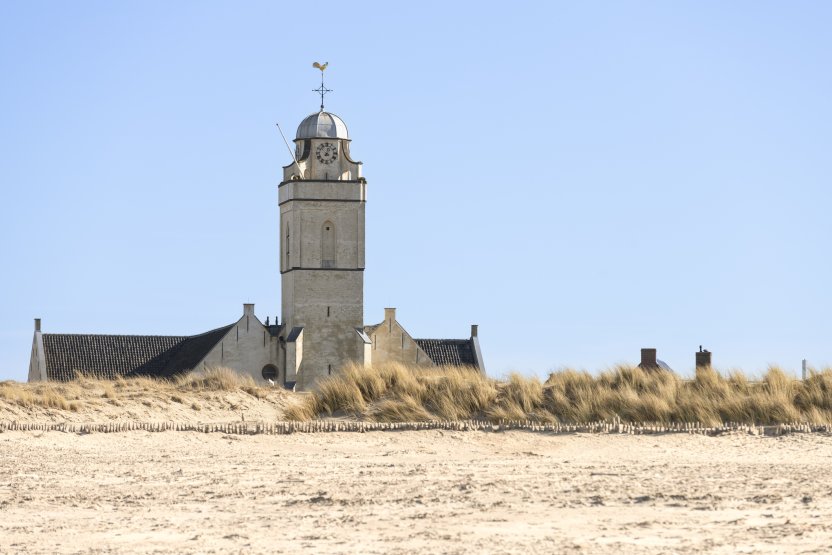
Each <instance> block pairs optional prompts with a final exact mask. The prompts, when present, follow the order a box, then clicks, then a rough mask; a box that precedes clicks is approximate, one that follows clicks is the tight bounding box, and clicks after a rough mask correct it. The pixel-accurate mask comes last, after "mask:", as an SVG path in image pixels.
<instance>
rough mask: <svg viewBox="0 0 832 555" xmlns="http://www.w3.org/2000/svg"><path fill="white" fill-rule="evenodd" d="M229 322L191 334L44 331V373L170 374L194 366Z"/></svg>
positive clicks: (52, 376)
mask: <svg viewBox="0 0 832 555" xmlns="http://www.w3.org/2000/svg"><path fill="white" fill-rule="evenodd" d="M232 326H233V324H232V325H229V326H225V327H223V328H218V329H216V330H212V331H209V332H207V333H203V334H201V335H194V336H191V337H188V336H170V335H92V334H63V333H44V334H43V350H44V357H45V359H46V376H47V379H49V380H55V381H67V380H71V379H73V378H74V377H75V372H76V371H78V372H82V373H84V374H89V375H92V376H95V377H99V378H105V379H113V378H116V377H118V376H126V375H128V374H139V375H145V376H148V375H150V376H173V375H174V374H177V373H180V372H183V371H185V370H190V369H191V368H193V367H194V366H196V364H197V363H199V361H200V360H202V359H203V358H204V357H205V355H207V354H208V352H209V351H210V350H211V349H212V348H213V347H214V345H216V344H217V343H218V342H219V341H220V340H221V339H222V338H223V337H224V336H225V334H226V333H227V332H228V330H229V329H231V327H232Z"/></svg>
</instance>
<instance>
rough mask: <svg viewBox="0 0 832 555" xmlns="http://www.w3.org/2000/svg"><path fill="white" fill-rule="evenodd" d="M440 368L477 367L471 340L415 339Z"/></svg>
mask: <svg viewBox="0 0 832 555" xmlns="http://www.w3.org/2000/svg"><path fill="white" fill-rule="evenodd" d="M414 341H416V344H417V345H419V347H421V348H422V350H423V351H425V353H426V354H427V355H428V356H429V357H430V359H431V360H432V361H433V363H434V364H436V365H438V366H474V367H476V366H477V361H476V359H475V358H474V348H473V346H472V345H471V340H470V339H415V340H414Z"/></svg>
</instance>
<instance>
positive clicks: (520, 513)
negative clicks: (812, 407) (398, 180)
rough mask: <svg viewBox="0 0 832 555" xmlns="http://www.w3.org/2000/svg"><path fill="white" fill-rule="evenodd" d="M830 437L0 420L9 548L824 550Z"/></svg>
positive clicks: (830, 487)
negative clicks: (266, 430)
mask: <svg viewBox="0 0 832 555" xmlns="http://www.w3.org/2000/svg"><path fill="white" fill-rule="evenodd" d="M830 459H832V438H830V437H829V436H826V435H822V434H792V435H787V436H783V437H777V438H772V437H757V436H749V435H741V434H736V435H722V436H719V437H706V436H696V435H686V434H669V435H660V436H627V435H611V434H578V435H550V434H534V433H528V432H506V433H489V432H447V431H422V432H373V433H365V434H357V433H320V434H293V435H281V436H270V435H254V436H234V435H224V434H221V433H211V434H199V433H194V432H160V433H147V432H129V433H110V434H86V435H77V434H68V433H60V432H48V433H39V432H35V433H32V432H6V433H2V434H0V476H3V480H2V482H0V552H2V553H212V552H213V553H229V552H234V553H269V552H278V553H297V552H300V551H305V552H308V553H413V552H424V553H518V554H519V553H523V554H526V553H556V552H575V553H657V552H662V553H702V552H708V553H784V552H788V553H810V552H815V553H820V552H828V551H829V549H830V546H832V533H830V526H832V524H830V522H832V518H830V517H832V497H830V493H832V477H830V474H829V472H828V467H829V463H830Z"/></svg>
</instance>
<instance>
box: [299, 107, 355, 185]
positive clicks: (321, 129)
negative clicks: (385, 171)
mask: <svg viewBox="0 0 832 555" xmlns="http://www.w3.org/2000/svg"><path fill="white" fill-rule="evenodd" d="M349 145H350V137H349V132H348V131H347V125H346V124H345V123H344V120H342V119H341V118H339V117H338V116H336V115H335V114H332V113H329V112H325V111H323V110H321V111H320V112H316V113H314V114H312V115H310V116H308V117H306V118H305V119H304V120H303V121H302V122H301V123H300V125H299V126H298V131H297V134H296V136H295V158H296V159H297V162H298V163H297V165H295V163H294V162H293V163H292V164H290V165H288V166H286V167H284V168H283V180H284V181H289V180H297V179H309V180H315V181H355V180H358V179H360V178H361V162H356V161H354V160H353V159H352V158H350V147H349ZM298 166H299V167H298Z"/></svg>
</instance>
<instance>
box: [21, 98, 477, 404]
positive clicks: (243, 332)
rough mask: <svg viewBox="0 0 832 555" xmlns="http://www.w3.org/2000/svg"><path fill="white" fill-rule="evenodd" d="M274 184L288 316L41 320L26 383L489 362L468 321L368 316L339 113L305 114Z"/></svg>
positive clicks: (277, 375)
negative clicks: (140, 328) (96, 325)
mask: <svg viewBox="0 0 832 555" xmlns="http://www.w3.org/2000/svg"><path fill="white" fill-rule="evenodd" d="M294 142H295V150H294V153H293V160H292V162H291V163H290V164H289V165H287V166H285V167H284V168H283V181H282V182H281V183H280V185H278V188H277V191H278V202H277V205H278V209H279V211H280V239H279V243H280V254H279V256H280V276H281V277H280V279H281V319H280V321H275V322H274V323H273V324H270V323H269V320H268V318H267V319H266V322H265V323H263V322H261V321H260V319H259V318H257V316H255V314H254V305H252V304H244V305H243V314H242V316H241V317H240V318H239V319H238V320H236V321H235V322H233V323H231V324H229V325H227V326H223V327H221V328H217V329H214V330H211V331H207V332H205V333H202V334H199V335H191V336H156V335H101V334H64V333H44V332H43V331H42V330H41V320H40V319H36V320H35V336H34V340H33V343H32V354H31V359H30V364H29V381H38V380H56V381H66V380H71V379H73V378H74V376H75V375H76V373H83V374H86V375H92V376H95V377H100V378H116V377H118V376H125V377H126V376H158V377H173V376H176V375H180V374H182V373H185V372H190V371H202V370H206V369H209V368H212V367H227V368H232V369H234V370H236V371H237V372H240V373H243V374H249V375H251V376H252V377H253V378H254V379H255V380H258V381H261V382H271V383H274V384H280V385H283V386H285V387H288V388H294V389H296V390H298V391H304V390H310V389H313V388H314V387H315V384H316V383H317V382H318V381H319V380H321V379H322V378H325V377H327V376H330V375H332V374H334V373H336V372H337V371H338V369H339V368H341V367H342V366H344V365H345V364H347V363H349V362H355V363H358V364H365V365H369V364H372V363H373V362H378V363H381V362H392V361H399V362H404V363H410V364H416V365H423V366H434V365H455V366H456V365H460V366H470V367H471V368H472V369H475V370H478V371H480V372H484V371H485V366H484V364H483V360H482V354H481V352H480V347H479V341H478V339H477V326H475V325H474V326H471V333H470V336H469V337H468V338H467V339H414V338H412V337H411V336H410V334H409V333H408V332H407V331H406V330H405V329H404V327H403V326H402V325H401V324H400V323H399V322H398V321H397V320H396V310H395V309H394V308H386V309H385V310H384V320H383V321H381V322H380V323H378V324H374V325H365V324H364V321H363V320H364V269H365V268H364V266H365V264H364V250H365V234H364V231H365V227H364V213H365V208H366V204H367V181H366V179H364V177H363V176H362V171H361V170H362V163H361V162H357V161H355V160H354V159H353V158H352V156H351V154H350V138H349V133H348V131H347V126H346V124H344V121H343V120H342V119H341V118H339V117H338V116H336V115H335V114H332V113H329V112H326V111H324V109H323V103H322V105H321V110H320V111H319V112H317V113H314V114H312V115H310V116H308V117H307V118H305V119H304V120H303V121H302V122H301V124H300V126H298V130H297V134H296V136H295V140H294Z"/></svg>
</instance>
